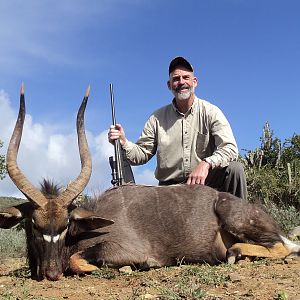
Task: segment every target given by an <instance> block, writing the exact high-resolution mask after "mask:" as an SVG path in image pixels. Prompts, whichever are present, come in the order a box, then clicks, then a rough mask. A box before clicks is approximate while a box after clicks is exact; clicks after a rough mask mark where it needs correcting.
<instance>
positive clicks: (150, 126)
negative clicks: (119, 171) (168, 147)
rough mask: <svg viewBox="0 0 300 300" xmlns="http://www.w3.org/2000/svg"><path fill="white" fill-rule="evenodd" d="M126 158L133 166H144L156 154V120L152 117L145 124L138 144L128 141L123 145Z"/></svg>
mask: <svg viewBox="0 0 300 300" xmlns="http://www.w3.org/2000/svg"><path fill="white" fill-rule="evenodd" d="M123 149H124V150H125V152H126V157H127V159H128V160H129V162H130V164H132V165H142V164H145V163H146V162H148V161H149V160H150V159H151V158H152V157H153V156H154V155H155V153H156V149H157V138H156V119H155V117H154V116H153V115H152V116H150V118H149V119H148V121H147V122H146V123H145V126H144V128H143V131H142V133H141V135H140V137H139V139H138V140H137V142H136V143H133V142H131V141H128V140H126V142H125V144H124V145H123Z"/></svg>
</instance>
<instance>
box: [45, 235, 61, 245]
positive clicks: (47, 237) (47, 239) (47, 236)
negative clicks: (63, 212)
mask: <svg viewBox="0 0 300 300" xmlns="http://www.w3.org/2000/svg"><path fill="white" fill-rule="evenodd" d="M43 238H44V240H45V241H46V242H48V243H51V241H53V243H56V242H57V241H58V240H59V238H60V234H58V235H55V236H53V237H52V236H51V235H47V234H43Z"/></svg>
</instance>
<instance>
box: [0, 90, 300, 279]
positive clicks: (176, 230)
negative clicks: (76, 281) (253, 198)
mask: <svg viewBox="0 0 300 300" xmlns="http://www.w3.org/2000/svg"><path fill="white" fill-rule="evenodd" d="M88 96H89V88H88V90H87V92H86V94H85V96H84V98H83V101H82V104H81V106H80V108H79V111H78V115H77V135H78V147H79V153H80V159H81V171H80V174H79V176H78V177H77V178H76V179H75V180H74V181H73V182H72V183H71V184H69V185H68V187H67V188H66V189H65V190H63V191H62V192H60V191H59V189H57V188H56V186H55V185H52V184H51V183H49V182H47V181H44V183H43V185H42V188H41V189H40V190H39V189H37V188H36V187H34V186H33V184H32V183H31V182H30V181H29V180H28V179H27V178H26V176H25V175H24V174H23V173H22V171H21V170H20V169H19V167H18V165H17V154H18V149H19V145H20V141H21V136H22V130H23V123H24V119H25V100H24V87H23V85H22V88H21V96H20V108H19V115H18V119H17V122H16V125H15V128H14V131H13V134H12V137H11V140H10V143H9V147H8V151H7V167H8V173H9V176H10V178H11V179H12V181H13V182H14V183H15V185H16V186H17V187H18V189H19V190H20V191H21V192H22V193H23V194H24V195H25V196H26V198H27V199H28V202H26V203H23V204H20V205H17V206H14V207H9V208H4V209H1V210H0V227H1V228H11V227H12V226H14V225H16V224H18V223H19V222H20V221H22V220H23V219H25V230H26V236H27V252H28V258H29V266H30V269H31V274H32V277H33V278H35V279H38V280H42V279H44V278H46V279H48V280H59V279H60V278H61V277H62V276H63V274H70V273H71V274H72V273H76V274H79V273H86V272H91V271H93V270H96V269H97V267H99V266H102V265H107V266H110V267H115V268H117V267H121V266H124V265H130V266H133V267H134V268H136V269H148V268H151V267H162V266H171V265H176V264H177V262H178V261H184V262H185V263H202V262H206V263H209V264H211V265H214V264H218V263H220V262H225V261H227V262H229V263H234V262H235V261H236V260H237V259H239V258H241V257H244V256H257V257H277V258H283V257H286V256H288V255H290V254H296V255H299V254H300V246H298V245H297V244H295V243H293V242H291V241H290V240H288V239H287V238H285V237H284V235H283V234H282V232H281V230H280V229H279V227H278V225H277V224H276V223H275V222H274V221H273V220H272V218H271V217H270V216H269V215H268V214H267V213H265V212H264V211H263V210H262V209H260V208H259V207H256V206H254V205H252V204H249V203H247V202H246V201H244V200H241V199H239V198H237V197H235V196H233V195H231V194H228V193H223V192H218V191H216V190H214V189H212V188H209V187H207V186H203V185H191V186H188V185H171V186H161V187H158V186H142V185H123V186H120V187H116V188H112V189H109V190H107V191H106V192H104V193H103V194H102V195H100V196H99V197H95V198H94V199H89V201H85V202H83V203H82V204H80V205H77V204H76V205H75V203H74V200H75V199H76V197H77V196H78V195H79V194H80V193H81V192H82V191H83V190H84V188H85V187H86V185H87V183H88V181H89V178H90V175H91V171H92V163H91V155H90V153H89V149H88V145H87V140H86V136H85V129H84V111H85V108H86V104H87V100H88Z"/></svg>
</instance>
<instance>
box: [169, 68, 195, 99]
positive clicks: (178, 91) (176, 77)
mask: <svg viewBox="0 0 300 300" xmlns="http://www.w3.org/2000/svg"><path fill="white" fill-rule="evenodd" d="M196 86H197V78H196V77H195V76H194V73H193V72H191V71H189V70H188V69H186V68H185V67H180V66H179V67H178V68H176V69H175V70H174V71H173V72H172V73H171V74H170V79H169V81H168V87H169V89H170V90H171V92H172V93H173V95H174V96H175V98H176V100H179V101H182V100H188V99H189V98H190V97H191V96H192V95H194V91H195V87H196Z"/></svg>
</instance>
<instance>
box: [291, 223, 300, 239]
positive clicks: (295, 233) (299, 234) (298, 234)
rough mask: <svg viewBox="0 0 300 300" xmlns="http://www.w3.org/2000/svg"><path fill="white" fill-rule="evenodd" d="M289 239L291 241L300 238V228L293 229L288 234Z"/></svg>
mask: <svg viewBox="0 0 300 300" xmlns="http://www.w3.org/2000/svg"><path fill="white" fill-rule="evenodd" d="M288 238H289V239H291V240H296V239H297V238H300V226H296V227H295V228H294V229H292V230H291V231H290V232H289V234H288Z"/></svg>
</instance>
